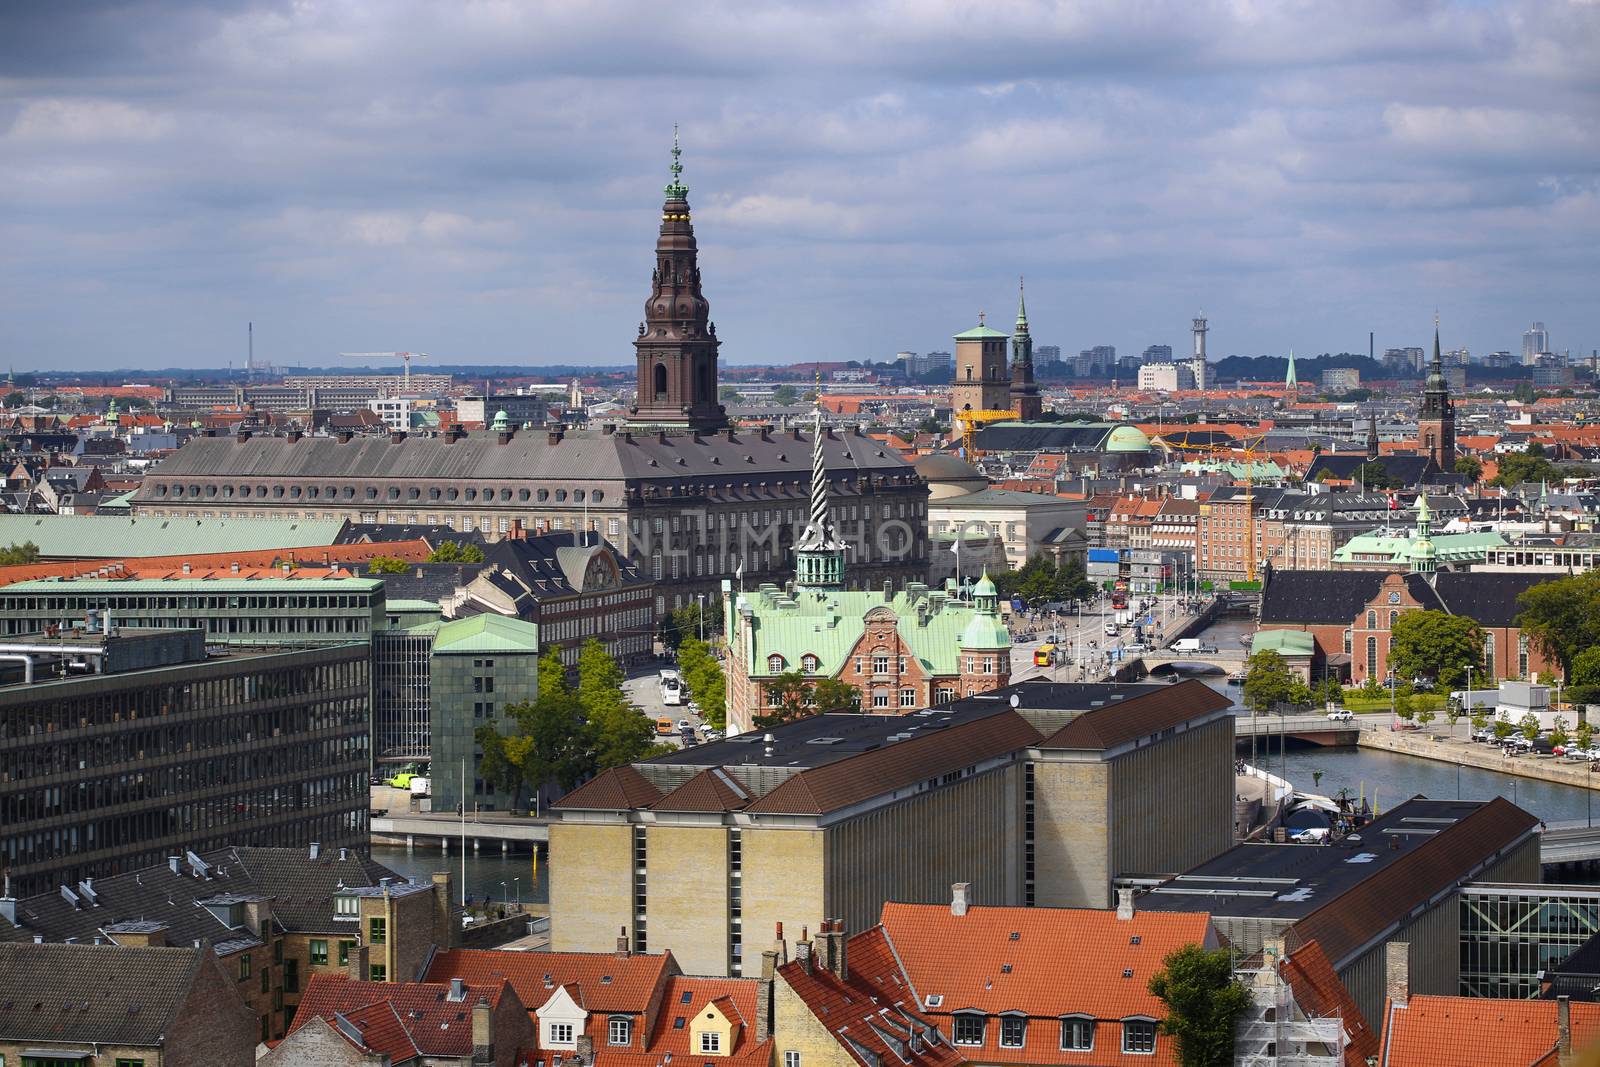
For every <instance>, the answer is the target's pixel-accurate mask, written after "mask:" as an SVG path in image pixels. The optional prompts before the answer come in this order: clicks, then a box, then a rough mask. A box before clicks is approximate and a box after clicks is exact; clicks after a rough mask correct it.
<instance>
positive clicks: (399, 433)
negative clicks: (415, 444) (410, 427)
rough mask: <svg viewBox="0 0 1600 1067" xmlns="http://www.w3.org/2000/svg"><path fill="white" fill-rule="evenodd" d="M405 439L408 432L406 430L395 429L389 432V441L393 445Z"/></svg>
mask: <svg viewBox="0 0 1600 1067" xmlns="http://www.w3.org/2000/svg"><path fill="white" fill-rule="evenodd" d="M405 439H406V432H405V431H404V430H395V431H393V432H392V433H390V434H389V443H390V444H391V445H397V444H399V443H400V442H401V441H404V440H405Z"/></svg>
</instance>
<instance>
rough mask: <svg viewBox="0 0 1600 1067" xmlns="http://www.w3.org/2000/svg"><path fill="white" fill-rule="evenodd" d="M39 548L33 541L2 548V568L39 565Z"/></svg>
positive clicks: (0, 565) (0, 555) (0, 559)
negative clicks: (23, 564)
mask: <svg viewBox="0 0 1600 1067" xmlns="http://www.w3.org/2000/svg"><path fill="white" fill-rule="evenodd" d="M38 562H39V546H38V545H36V544H34V543H33V542H32V541H24V542H22V544H20V545H18V544H12V545H7V546H6V547H5V548H0V567H13V566H16V565H17V564H19V563H38Z"/></svg>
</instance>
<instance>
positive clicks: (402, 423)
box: [367, 396, 411, 433]
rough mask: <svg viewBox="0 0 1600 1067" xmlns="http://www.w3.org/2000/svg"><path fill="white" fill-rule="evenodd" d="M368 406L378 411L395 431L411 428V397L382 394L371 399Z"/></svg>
mask: <svg viewBox="0 0 1600 1067" xmlns="http://www.w3.org/2000/svg"><path fill="white" fill-rule="evenodd" d="M367 406H368V407H370V408H371V409H372V410H373V411H375V412H377V415H378V418H380V419H382V420H383V424H384V425H385V426H387V427H389V429H390V430H391V431H393V432H395V433H404V432H406V431H407V430H409V429H411V399H410V398H409V397H403V396H380V397H378V399H376V400H369V401H368V402H367Z"/></svg>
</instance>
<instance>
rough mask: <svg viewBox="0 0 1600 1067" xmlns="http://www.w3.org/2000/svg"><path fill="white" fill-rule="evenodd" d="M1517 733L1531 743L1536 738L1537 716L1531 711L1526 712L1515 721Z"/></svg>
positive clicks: (1537, 732)
mask: <svg viewBox="0 0 1600 1067" xmlns="http://www.w3.org/2000/svg"><path fill="white" fill-rule="evenodd" d="M1517 731H1518V732H1519V733H1521V734H1522V736H1523V737H1524V738H1526V739H1527V740H1529V741H1532V740H1533V739H1534V738H1536V737H1538V736H1539V716H1537V715H1535V714H1534V713H1533V712H1531V711H1530V712H1528V713H1527V714H1526V715H1524V716H1523V717H1522V718H1521V719H1519V720H1517Z"/></svg>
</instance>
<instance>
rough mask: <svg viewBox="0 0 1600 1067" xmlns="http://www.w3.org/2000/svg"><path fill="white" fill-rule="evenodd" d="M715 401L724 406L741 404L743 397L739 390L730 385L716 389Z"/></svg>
mask: <svg viewBox="0 0 1600 1067" xmlns="http://www.w3.org/2000/svg"><path fill="white" fill-rule="evenodd" d="M717 399H718V400H720V401H722V402H723V403H724V404H742V403H743V402H744V397H743V396H741V395H740V394H739V390H737V389H735V388H734V387H733V386H731V385H724V386H723V387H722V388H721V389H718V390H717Z"/></svg>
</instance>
